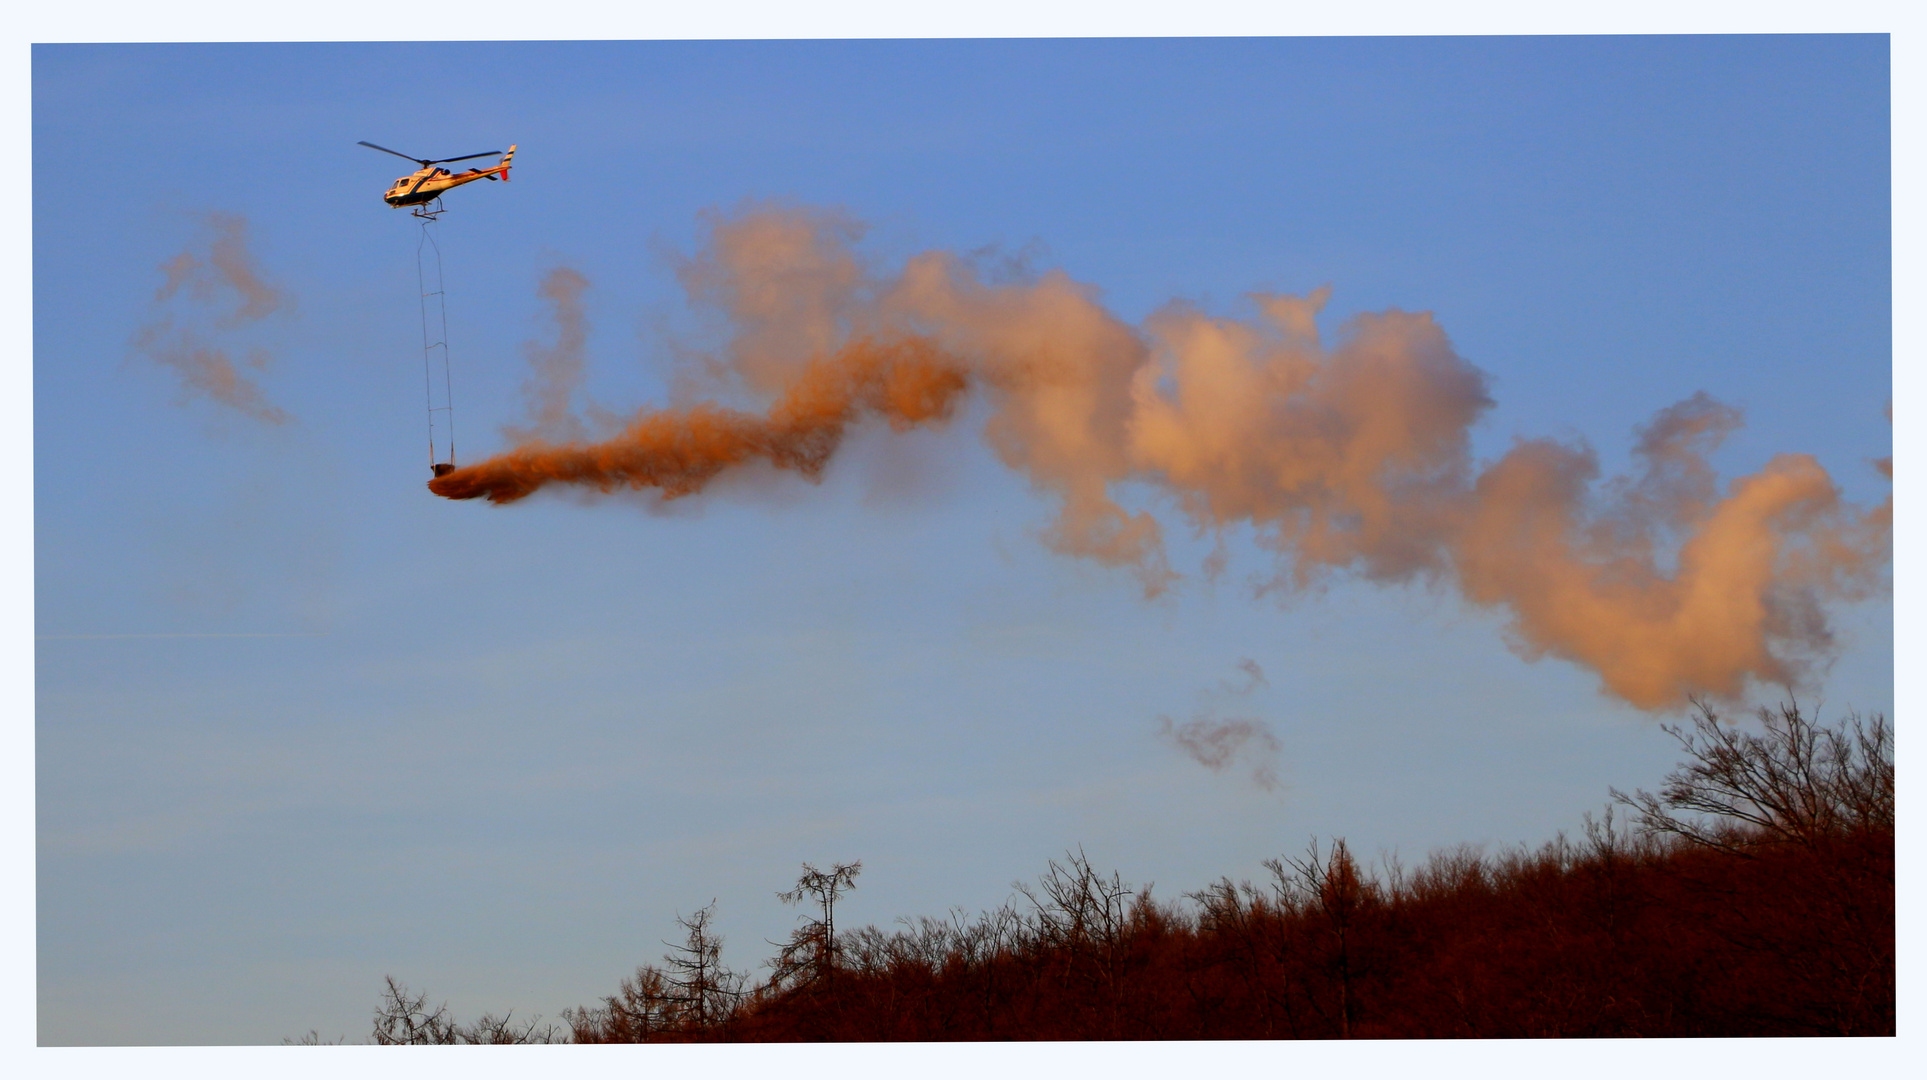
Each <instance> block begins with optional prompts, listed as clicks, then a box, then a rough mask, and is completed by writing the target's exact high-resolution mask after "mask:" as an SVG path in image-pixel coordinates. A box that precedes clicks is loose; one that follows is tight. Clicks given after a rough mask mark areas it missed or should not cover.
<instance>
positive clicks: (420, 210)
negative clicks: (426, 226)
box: [409, 198, 448, 221]
mask: <svg viewBox="0 0 1927 1080" xmlns="http://www.w3.org/2000/svg"><path fill="white" fill-rule="evenodd" d="M447 210H448V207H446V206H443V205H442V200H441V199H439V198H438V199H436V200H435V201H433V202H425V203H423V204H421V205H420V206H417V207H415V208H414V209H413V210H410V211H409V213H411V214H413V215H415V216H416V217H418V218H421V219H423V220H425V221H433V220H435V218H436V216H437V215H439V214H442V213H445V212H446V211H447Z"/></svg>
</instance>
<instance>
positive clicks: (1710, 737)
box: [1612, 700, 1894, 854]
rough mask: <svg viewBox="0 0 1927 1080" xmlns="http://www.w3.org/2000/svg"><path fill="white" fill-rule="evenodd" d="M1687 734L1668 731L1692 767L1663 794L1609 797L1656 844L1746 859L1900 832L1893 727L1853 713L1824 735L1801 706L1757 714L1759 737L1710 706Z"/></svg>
mask: <svg viewBox="0 0 1927 1080" xmlns="http://www.w3.org/2000/svg"><path fill="white" fill-rule="evenodd" d="M1693 704H1694V707H1695V708H1696V709H1697V711H1696V712H1695V713H1694V714H1693V716H1692V717H1691V718H1690V719H1691V723H1692V726H1691V728H1690V729H1688V728H1682V727H1677V726H1674V725H1670V724H1669V725H1666V726H1665V727H1664V728H1663V730H1664V731H1665V732H1666V733H1667V734H1669V735H1671V736H1672V737H1673V738H1674V739H1677V740H1678V741H1679V744H1680V746H1681V747H1683V748H1684V749H1685V750H1686V754H1687V756H1688V758H1690V760H1689V761H1686V762H1684V763H1682V764H1681V765H1679V766H1678V767H1676V768H1675V769H1674V770H1673V771H1672V772H1671V773H1668V774H1667V776H1666V783H1665V786H1664V787H1662V788H1660V791H1659V794H1657V795H1654V794H1652V793H1650V792H1647V791H1643V790H1642V791H1637V792H1634V793H1633V794H1631V795H1628V794H1626V793H1625V792H1623V791H1620V790H1619V789H1617V788H1614V789H1612V797H1613V799H1614V800H1616V801H1617V802H1619V803H1621V804H1623V805H1625V806H1628V807H1631V808H1632V809H1633V810H1634V812H1635V813H1637V814H1638V820H1639V824H1640V826H1641V827H1642V828H1644V829H1645V830H1646V831H1647V832H1649V833H1652V834H1655V835H1662V834H1663V835H1671V836H1677V837H1679V838H1681V839H1683V840H1686V841H1689V842H1691V843H1694V844H1698V845H1700V846H1702V847H1709V848H1714V849H1717V850H1720V851H1724V852H1728V853H1732V854H1746V853H1748V852H1749V850H1750V849H1752V848H1754V847H1756V846H1758V845H1760V844H1762V843H1768V844H1797V845H1800V846H1802V847H1807V848H1811V847H1813V846H1815V845H1816V844H1819V843H1821V842H1823V841H1825V840H1827V839H1829V838H1831V837H1837V836H1840V835H1843V834H1847V833H1853V832H1859V831H1864V830H1879V829H1885V830H1887V831H1892V829H1893V827H1894V756H1893V753H1894V744H1893V729H1892V728H1890V727H1889V726H1888V725H1887V718H1886V717H1885V716H1881V715H1878V714H1876V715H1875V716H1874V717H1873V719H1872V720H1870V721H1862V719H1861V718H1860V717H1859V716H1858V715H1857V714H1848V716H1847V717H1846V719H1845V720H1843V721H1841V723H1840V724H1839V726H1837V727H1822V726H1820V725H1819V724H1818V723H1817V722H1815V721H1814V720H1810V719H1808V718H1807V717H1805V716H1802V715H1801V713H1800V707H1799V704H1798V703H1797V702H1791V703H1783V704H1781V705H1780V706H1779V707H1778V708H1777V709H1769V708H1767V707H1765V706H1761V708H1760V710H1759V714H1758V715H1759V719H1760V725H1761V732H1760V734H1757V735H1755V734H1752V733H1751V732H1748V731H1745V730H1742V729H1740V728H1738V727H1735V726H1731V725H1728V724H1725V723H1722V722H1721V720H1720V717H1719V714H1717V713H1716V712H1714V711H1713V708H1712V706H1710V705H1708V704H1707V703H1705V702H1704V701H1698V700H1695V701H1694V702H1693Z"/></svg>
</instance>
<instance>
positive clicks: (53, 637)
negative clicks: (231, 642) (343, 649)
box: [34, 632, 328, 641]
mask: <svg viewBox="0 0 1927 1080" xmlns="http://www.w3.org/2000/svg"><path fill="white" fill-rule="evenodd" d="M327 636H328V635H327V633H326V632H319V633H289V634H35V635H34V640H35V641H116V640H122V639H126V638H264V637H327Z"/></svg>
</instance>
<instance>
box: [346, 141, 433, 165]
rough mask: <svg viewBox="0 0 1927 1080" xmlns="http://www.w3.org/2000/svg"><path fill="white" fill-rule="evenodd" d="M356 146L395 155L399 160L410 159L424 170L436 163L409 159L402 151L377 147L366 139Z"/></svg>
mask: <svg viewBox="0 0 1927 1080" xmlns="http://www.w3.org/2000/svg"><path fill="white" fill-rule="evenodd" d="M355 145H356V146H365V147H367V148H368V149H370V150H379V151H381V152H382V153H384V154H393V155H395V156H396V157H398V158H408V160H410V161H412V162H414V163H415V164H417V165H420V166H422V167H423V168H427V167H428V166H429V165H432V164H434V162H430V161H423V160H422V159H421V158H418V157H408V155H407V154H404V153H402V152H401V151H400V150H390V149H388V148H387V147H386V146H376V145H375V144H374V143H371V142H369V141H367V140H366V139H364V140H362V141H360V142H358V143H356V144H355Z"/></svg>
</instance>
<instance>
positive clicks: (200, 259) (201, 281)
mask: <svg viewBox="0 0 1927 1080" xmlns="http://www.w3.org/2000/svg"><path fill="white" fill-rule="evenodd" d="M203 221H204V223H205V224H206V225H207V226H208V228H209V229H210V231H211V232H212V234H213V235H212V237H211V238H210V239H209V241H208V243H207V247H206V250H205V252H204V253H202V254H196V253H195V252H194V251H183V252H181V253H179V254H178V255H175V256H174V257H172V258H170V259H168V260H167V261H166V262H163V263H162V264H161V266H160V271H161V275H162V278H163V280H162V282H161V286H160V288H159V289H157V290H156V291H155V293H154V304H155V307H156V309H157V311H156V314H155V316H154V317H153V318H152V319H150V320H149V321H148V323H147V324H146V325H145V326H143V327H141V329H140V331H139V332H138V333H136V334H135V335H134V340H133V346H134V348H135V350H136V351H138V352H140V353H141V354H143V355H145V356H146V357H148V358H149V359H151V360H153V361H154V362H156V363H159V364H162V365H164V366H166V367H169V368H172V369H173V370H174V372H175V374H176V375H178V376H179V377H180V380H181V388H182V390H183V391H184V392H185V393H186V394H187V395H189V396H200V397H204V398H206V399H208V400H209V401H212V402H214V403H215V404H218V405H223V406H225V407H227V408H230V409H233V410H234V411H236V412H239V413H241V414H243V415H246V416H250V417H253V418H254V419H256V420H260V421H262V422H264V423H269V424H285V423H287V422H288V420H289V419H290V417H289V416H288V414H287V412H286V411H284V410H282V409H280V408H278V407H277V406H275V405H273V404H272V403H270V402H269V401H268V399H267V395H266V394H265V393H264V392H263V391H262V390H261V387H260V385H259V384H258V383H256V382H255V381H254V379H253V378H252V377H250V376H249V375H248V374H247V373H245V372H243V371H242V370H241V368H240V367H237V366H236V363H235V356H236V354H237V353H238V354H239V355H240V356H241V358H242V359H241V363H242V364H243V365H245V366H246V367H249V368H252V369H254V370H255V371H257V372H260V371H265V370H267V368H268V366H269V365H270V364H271V363H272V361H273V356H272V354H271V353H269V352H268V350H267V349H265V348H263V347H261V346H259V345H253V346H245V347H243V346H238V345H235V344H233V343H231V342H222V341H218V340H210V339H211V338H214V337H218V336H226V335H229V334H231V333H233V332H235V331H238V330H240V329H241V328H243V327H246V326H248V325H250V324H253V323H258V322H260V321H261V320H263V319H265V318H267V317H268V316H269V315H272V314H274V313H275V312H277V311H281V310H284V309H286V308H287V307H289V306H290V305H291V304H292V300H291V299H290V297H289V296H288V294H287V293H286V292H285V291H284V290H282V289H280V288H277V287H276V286H274V285H272V284H270V283H269V282H268V281H267V279H266V277H265V276H264V275H263V274H262V272H261V269H260V267H259V265H258V264H257V263H256V261H255V259H254V256H253V254H252V253H251V252H250V251H249V250H248V244H247V233H248V224H247V220H246V219H245V218H242V217H239V216H237V215H234V214H223V213H210V214H207V215H205V217H204V218H203ZM224 307H225V308H227V309H228V310H222V309H223V308H224Z"/></svg>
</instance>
